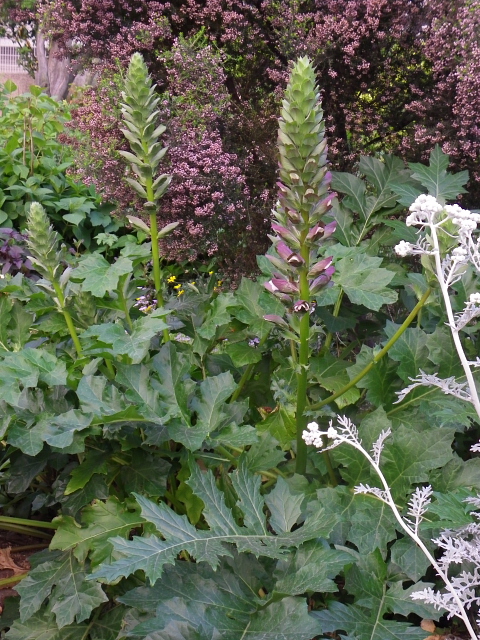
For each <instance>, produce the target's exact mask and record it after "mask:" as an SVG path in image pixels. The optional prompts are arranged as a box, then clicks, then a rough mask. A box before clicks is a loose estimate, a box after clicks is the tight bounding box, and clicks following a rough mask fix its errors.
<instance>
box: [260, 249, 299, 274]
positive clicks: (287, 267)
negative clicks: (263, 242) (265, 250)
mask: <svg viewBox="0 0 480 640" xmlns="http://www.w3.org/2000/svg"><path fill="white" fill-rule="evenodd" d="M265 257H266V258H267V260H270V262H271V263H272V264H273V266H274V267H276V268H277V269H279V270H280V271H286V272H287V273H293V270H292V269H291V268H290V265H289V264H287V263H286V262H284V261H283V260H280V258H277V257H276V256H271V255H269V254H267V255H266V256H265Z"/></svg>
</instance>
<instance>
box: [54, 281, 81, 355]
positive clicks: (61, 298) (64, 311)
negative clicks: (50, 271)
mask: <svg viewBox="0 0 480 640" xmlns="http://www.w3.org/2000/svg"><path fill="white" fill-rule="evenodd" d="M52 285H53V288H54V289H55V293H56V294H57V299H58V304H59V306H60V311H61V312H62V314H63V317H64V318H65V322H66V323H67V327H68V330H69V332H70V335H71V336H72V340H73V344H74V345H75V349H76V350H77V355H78V357H79V358H81V357H82V345H81V344H80V340H79V338H78V334H77V330H76V329H75V325H74V324H73V320H72V316H71V315H70V313H69V312H68V311H67V309H66V307H65V296H64V295H63V291H62V288H61V286H60V285H59V284H58V282H56V281H55V280H54V279H53V277H52Z"/></svg>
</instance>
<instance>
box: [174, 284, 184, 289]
mask: <svg viewBox="0 0 480 640" xmlns="http://www.w3.org/2000/svg"><path fill="white" fill-rule="evenodd" d="M173 288H174V289H181V288H182V285H181V284H176V285H175V286H174V287H173Z"/></svg>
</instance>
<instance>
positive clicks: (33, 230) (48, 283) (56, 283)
mask: <svg viewBox="0 0 480 640" xmlns="http://www.w3.org/2000/svg"><path fill="white" fill-rule="evenodd" d="M27 232H28V239H27V246H28V249H29V251H30V253H31V255H30V256H29V259H30V260H31V262H32V264H33V265H34V267H35V269H36V270H37V271H38V273H40V275H42V276H43V278H44V280H45V284H44V285H43V286H44V288H45V289H46V290H47V291H48V292H49V293H50V295H52V297H53V299H54V301H55V303H56V305H57V307H58V310H59V311H60V313H61V314H62V315H63V317H64V318H65V323H66V325H67V327H68V331H69V333H70V336H71V338H72V341H73V344H74V345H75V349H76V351H77V355H78V357H79V358H81V357H82V346H81V344H80V340H79V337H78V333H77V330H76V328H75V325H74V323H73V320H72V316H71V315H70V312H69V311H68V309H67V305H66V297H65V288H66V286H67V283H68V277H69V275H70V269H69V268H66V267H65V258H66V255H65V249H64V247H62V246H59V245H60V236H59V235H58V233H57V232H56V231H54V230H53V227H52V226H50V225H49V220H48V217H47V214H46V213H45V209H44V208H43V207H42V205H41V204H39V203H38V202H33V203H32V205H31V206H30V211H29V214H28V218H27Z"/></svg>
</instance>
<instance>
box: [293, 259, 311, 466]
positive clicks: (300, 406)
mask: <svg viewBox="0 0 480 640" xmlns="http://www.w3.org/2000/svg"><path fill="white" fill-rule="evenodd" d="M302 253H304V254H305V256H304V259H305V257H306V260H305V261H306V264H307V268H308V262H307V260H308V249H307V248H306V247H305V248H304V249H303V250H302ZM307 268H304V269H303V270H302V272H301V273H300V297H301V299H302V300H305V301H306V302H310V287H309V284H308V278H307ZM309 342H310V315H309V314H308V313H305V314H304V315H303V316H302V319H301V320H300V346H299V350H298V365H297V407H296V413H295V421H296V426H297V458H296V460H295V472H296V473H299V474H301V475H304V474H305V471H306V469H307V445H306V443H305V441H304V439H303V438H302V434H303V431H304V430H305V428H306V426H307V420H306V417H305V416H304V413H305V407H306V405H307V383H308V357H309Z"/></svg>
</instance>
